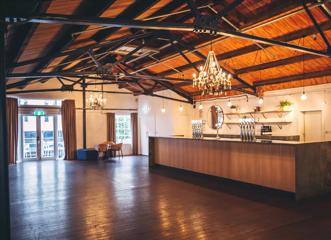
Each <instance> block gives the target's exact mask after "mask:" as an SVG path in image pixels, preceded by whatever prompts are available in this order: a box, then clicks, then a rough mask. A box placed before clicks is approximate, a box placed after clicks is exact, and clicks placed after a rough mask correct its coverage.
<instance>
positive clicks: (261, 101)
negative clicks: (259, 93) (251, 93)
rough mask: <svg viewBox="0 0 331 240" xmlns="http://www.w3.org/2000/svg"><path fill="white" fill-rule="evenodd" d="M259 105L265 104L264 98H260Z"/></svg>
mask: <svg viewBox="0 0 331 240" xmlns="http://www.w3.org/2000/svg"><path fill="white" fill-rule="evenodd" d="M259 104H260V105H262V104H263V97H260V98H259Z"/></svg>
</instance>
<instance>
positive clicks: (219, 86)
mask: <svg viewBox="0 0 331 240" xmlns="http://www.w3.org/2000/svg"><path fill="white" fill-rule="evenodd" d="M231 78H232V76H231V74H229V73H227V72H226V71H224V70H223V69H222V68H221V67H220V65H219V64H218V61H217V58H216V55H215V52H214V51H212V50H211V51H209V53H208V57H207V60H206V63H205V65H204V66H203V67H202V66H200V68H199V75H198V76H197V75H196V73H193V87H197V88H198V89H199V90H201V91H202V93H201V95H205V94H209V95H220V94H223V93H225V91H226V90H231Z"/></svg>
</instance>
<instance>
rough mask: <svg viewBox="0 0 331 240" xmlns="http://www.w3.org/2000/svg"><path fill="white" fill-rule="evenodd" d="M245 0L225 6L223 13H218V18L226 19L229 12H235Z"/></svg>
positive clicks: (238, 0)
mask: <svg viewBox="0 0 331 240" xmlns="http://www.w3.org/2000/svg"><path fill="white" fill-rule="evenodd" d="M242 2H243V0H234V1H233V2H232V3H230V4H228V5H227V6H225V7H224V8H223V9H222V10H221V11H219V12H218V13H217V17H219V18H221V17H225V16H226V15H228V13H229V12H231V11H233V10H234V9H235V8H236V7H238V5H239V4H241V3H242Z"/></svg>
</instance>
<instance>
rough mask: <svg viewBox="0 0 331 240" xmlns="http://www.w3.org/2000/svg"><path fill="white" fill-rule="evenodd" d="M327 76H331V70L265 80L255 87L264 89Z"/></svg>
mask: <svg viewBox="0 0 331 240" xmlns="http://www.w3.org/2000/svg"><path fill="white" fill-rule="evenodd" d="M325 76H331V69H328V70H323V71H316V72H308V73H304V74H297V75H291V76H285V77H279V78H272V79H264V80H261V81H256V82H254V86H256V87H263V86H266V85H273V84H281V83H288V82H293V81H298V80H306V79H311V78H320V77H325Z"/></svg>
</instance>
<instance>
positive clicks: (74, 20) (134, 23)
mask: <svg viewBox="0 0 331 240" xmlns="http://www.w3.org/2000/svg"><path fill="white" fill-rule="evenodd" d="M7 21H9V22H10V21H11V18H10V17H9V18H7ZM26 21H28V22H36V23H52V24H54V23H58V24H74V25H99V26H110V27H128V28H134V29H146V30H147V29H149V30H169V31H184V32H187V31H189V32H192V31H194V30H195V27H194V25H192V24H190V23H170V22H152V21H140V20H119V19H116V18H88V17H76V16H69V15H61V14H47V15H40V16H32V17H30V18H27V19H26ZM206 31H211V32H213V33H215V34H217V35H222V36H228V37H234V38H239V39H244V40H248V41H253V42H257V43H260V44H265V45H270V46H279V47H284V48H287V49H291V50H294V51H299V52H303V53H309V54H313V55H318V56H321V57H330V56H331V54H329V53H327V52H323V51H319V50H315V49H310V48H307V47H303V46H298V45H295V44H291V43H287V42H283V41H280V40H277V39H268V38H264V37H259V36H254V35H250V34H247V33H242V32H238V31H229V30H223V29H221V28H219V27H218V26H214V27H213V29H207V30H206Z"/></svg>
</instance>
